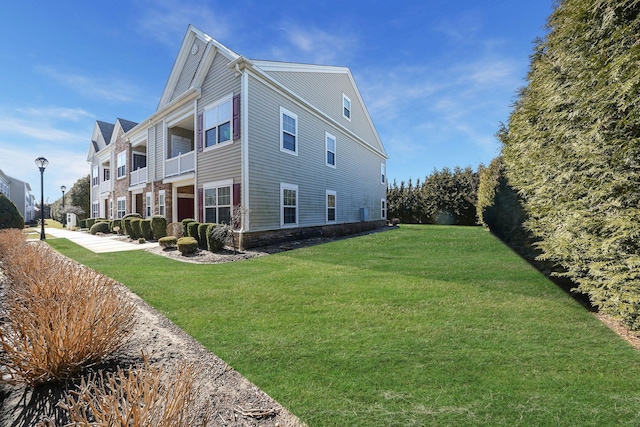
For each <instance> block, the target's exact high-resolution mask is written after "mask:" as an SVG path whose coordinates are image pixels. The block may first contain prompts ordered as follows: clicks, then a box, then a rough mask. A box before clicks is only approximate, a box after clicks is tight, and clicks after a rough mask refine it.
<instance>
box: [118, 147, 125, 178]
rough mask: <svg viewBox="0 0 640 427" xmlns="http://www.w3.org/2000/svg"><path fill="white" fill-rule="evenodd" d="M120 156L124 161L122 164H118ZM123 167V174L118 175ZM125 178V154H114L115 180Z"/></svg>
mask: <svg viewBox="0 0 640 427" xmlns="http://www.w3.org/2000/svg"><path fill="white" fill-rule="evenodd" d="M120 156H122V158H123V159H124V164H122V165H121V164H120ZM123 166H124V173H123V174H122V175H120V168H121V167H123ZM126 177H127V152H126V151H121V152H119V153H118V154H116V179H122V178H126Z"/></svg>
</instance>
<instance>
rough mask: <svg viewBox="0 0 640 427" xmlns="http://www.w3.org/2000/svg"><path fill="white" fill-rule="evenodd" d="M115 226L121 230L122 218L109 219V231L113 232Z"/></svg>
mask: <svg viewBox="0 0 640 427" xmlns="http://www.w3.org/2000/svg"><path fill="white" fill-rule="evenodd" d="M115 227H120V230H122V220H120V219H114V220H113V221H111V232H112V233H115V230H114V228H115Z"/></svg>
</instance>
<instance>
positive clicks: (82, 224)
mask: <svg viewBox="0 0 640 427" xmlns="http://www.w3.org/2000/svg"><path fill="white" fill-rule="evenodd" d="M80 228H87V220H86V219H81V220H80Z"/></svg>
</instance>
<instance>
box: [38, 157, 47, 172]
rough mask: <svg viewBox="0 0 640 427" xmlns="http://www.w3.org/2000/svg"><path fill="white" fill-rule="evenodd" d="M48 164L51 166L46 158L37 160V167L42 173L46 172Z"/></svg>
mask: <svg viewBox="0 0 640 427" xmlns="http://www.w3.org/2000/svg"><path fill="white" fill-rule="evenodd" d="M48 164H49V160H47V159H45V158H44V157H38V158H37V159H36V166H38V168H40V172H44V169H45V168H46V167H47V165H48Z"/></svg>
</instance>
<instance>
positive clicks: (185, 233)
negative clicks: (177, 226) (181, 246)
mask: <svg viewBox="0 0 640 427" xmlns="http://www.w3.org/2000/svg"><path fill="white" fill-rule="evenodd" d="M181 222H182V235H183V236H185V237H186V236H188V235H189V228H188V227H189V223H192V222H196V220H195V219H193V218H185V219H183V220H182V221H181Z"/></svg>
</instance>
